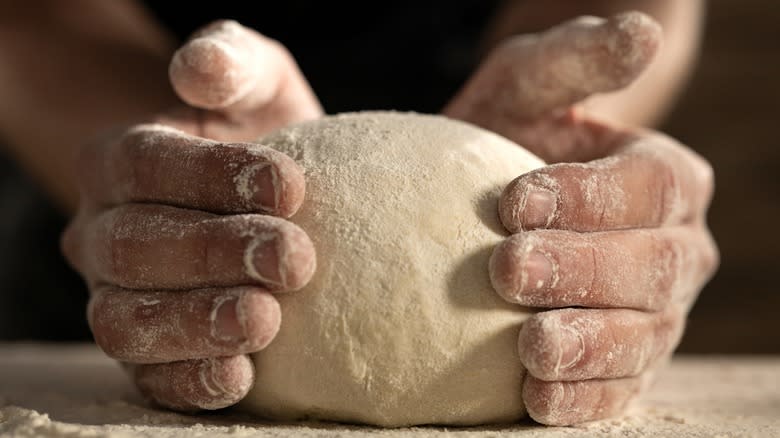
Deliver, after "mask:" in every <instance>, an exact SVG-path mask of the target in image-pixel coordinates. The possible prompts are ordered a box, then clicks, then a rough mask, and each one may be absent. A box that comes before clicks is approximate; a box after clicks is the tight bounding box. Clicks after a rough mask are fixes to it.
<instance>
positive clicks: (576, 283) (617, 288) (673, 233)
mask: <svg viewBox="0 0 780 438" xmlns="http://www.w3.org/2000/svg"><path fill="white" fill-rule="evenodd" d="M717 259H718V257H717V249H716V248H715V244H714V242H713V240H712V238H711V237H710V235H709V233H708V232H707V231H706V230H705V229H704V228H703V227H694V226H691V227H665V228H657V229H650V230H627V231H609V232H600V233H577V232H572V231H558V230H538V231H529V232H525V233H520V234H515V235H512V236H510V237H509V238H508V239H506V240H505V241H504V242H502V243H501V244H500V245H498V246H497V247H496V249H495V250H494V251H493V254H492V256H491V258H490V264H489V271H490V280H491V282H492V284H493V287H494V288H495V290H496V291H497V292H498V293H499V295H501V296H502V297H503V298H504V299H506V300H507V301H510V302H513V303H518V304H521V305H524V306H530V307H548V308H550V307H552V308H555V307H571V306H583V307H601V308H605V307H610V308H633V309H639V310H651V311H658V310H661V309H664V308H666V307H667V306H668V305H669V304H671V303H677V304H685V303H689V302H691V301H693V299H694V297H695V294H696V293H697V292H698V290H699V289H700V288H701V286H702V285H703V284H704V283H705V282H706V281H707V280H708V279H709V278H710V277H711V276H712V274H713V272H714V270H715V267H716V266H717Z"/></svg>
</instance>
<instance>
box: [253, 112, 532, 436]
mask: <svg viewBox="0 0 780 438" xmlns="http://www.w3.org/2000/svg"><path fill="white" fill-rule="evenodd" d="M259 143H261V144H263V145H266V146H270V147H273V148H275V149H277V150H280V151H283V152H285V153H287V154H288V155H290V156H291V157H292V158H293V159H295V160H296V161H297V162H298V163H299V164H300V165H301V166H302V167H303V169H304V171H305V175H306V198H305V201H304V204H303V207H302V208H301V210H300V211H299V212H298V213H297V214H296V215H295V216H293V217H292V219H291V220H292V222H294V223H296V224H298V225H299V226H301V227H302V228H303V229H304V230H306V232H307V233H308V234H309V236H310V237H311V239H312V241H313V242H314V245H315V247H316V250H317V270H316V273H315V274H314V277H313V278H312V281H311V282H310V283H309V284H308V285H307V286H306V287H305V288H304V289H302V290H300V291H297V292H292V293H289V294H282V295H277V297H278V298H279V302H280V304H281V307H282V315H283V316H282V325H281V329H280V331H279V334H278V336H277V337H276V339H275V340H274V341H273V342H272V343H271V345H270V346H269V347H268V348H267V349H265V350H264V351H262V352H259V353H257V354H255V355H254V356H253V359H254V362H255V366H256V370H257V381H256V384H255V386H254V388H253V389H252V391H251V392H250V393H249V395H248V396H247V398H246V399H245V400H244V402H242V405H241V407H242V408H243V409H245V410H249V411H251V412H253V413H256V414H257V415H260V416H262V417H266V418H272V419H279V420H294V419H303V418H315V419H324V420H333V421H342V422H354V423H367V424H373V425H380V426H389V427H394V426H408V425H416V424H445V425H472V424H484V423H501V422H511V421H514V420H517V419H519V418H521V417H523V416H524V415H525V410H524V407H523V403H522V399H521V384H522V379H523V376H524V370H523V368H522V365H521V364H520V362H519V360H518V355H517V334H518V331H519V328H520V326H521V323H522V322H523V320H524V319H526V318H527V317H528V315H529V314H530V313H529V311H528V309H525V308H523V307H519V306H517V305H512V304H508V303H506V302H504V301H503V300H502V299H501V298H500V297H499V296H498V295H497V294H496V293H495V292H494V291H493V289H492V287H491V285H490V279H489V276H488V259H489V257H490V254H491V252H492V250H493V248H494V247H495V245H496V244H498V243H499V242H501V241H502V240H503V239H504V238H505V237H506V236H507V235H508V233H507V232H506V231H505V230H504V228H503V227H502V226H501V224H500V222H499V219H498V211H497V210H498V198H499V195H500V194H501V191H502V190H503V188H504V187H505V186H506V184H507V183H509V182H510V181H511V180H512V179H514V178H516V177H517V176H519V175H520V174H522V173H525V172H527V171H529V170H532V169H535V168H537V167H540V166H542V165H543V163H542V161H540V160H539V159H538V158H536V157H534V156H533V155H531V154H530V153H528V152H527V151H525V150H524V149H522V148H521V147H519V146H518V145H516V144H514V143H512V142H510V141H509V140H506V139H504V138H503V137H500V136H498V135H495V134H492V133H490V132H487V131H485V130H482V129H480V128H477V127H474V126H472V125H469V124H466V123H462V122H457V121H454V120H449V119H446V118H444V117H440V116H430V115H420V114H413V113H394V112H364V113H352V114H342V115H337V116H331V117H325V118H323V119H320V120H317V121H313V122H307V123H303V124H300V125H296V126H292V127H289V128H285V129H283V130H281V131H278V132H276V133H272V134H270V135H269V136H267V137H265V138H263V139H261V140H259Z"/></svg>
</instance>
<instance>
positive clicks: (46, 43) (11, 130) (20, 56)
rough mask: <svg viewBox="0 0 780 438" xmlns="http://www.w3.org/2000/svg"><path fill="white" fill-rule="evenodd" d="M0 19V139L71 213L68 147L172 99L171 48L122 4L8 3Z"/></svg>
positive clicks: (91, 0)
mask: <svg viewBox="0 0 780 438" xmlns="http://www.w3.org/2000/svg"><path fill="white" fill-rule="evenodd" d="M0 17H1V18H0V99H2V101H3V102H5V103H6V104H5V105H1V106H0V136H1V137H2V138H1V139H0V143H1V144H3V145H4V146H5V147H6V148H7V149H8V150H9V154H10V155H12V156H13V157H14V158H15V159H16V160H17V161H18V162H19V163H20V165H21V166H22V167H23V168H24V169H25V170H26V171H27V172H28V173H30V174H31V175H32V176H33V177H34V178H35V179H36V180H37V181H38V182H39V184H41V186H42V187H43V188H44V190H46V192H47V193H48V194H49V195H50V196H51V197H52V199H53V200H54V201H55V202H57V203H58V204H59V205H60V206H61V207H62V208H63V209H65V210H66V211H72V210H73V209H74V207H75V205H76V202H77V196H78V194H77V187H76V183H75V177H74V175H73V165H72V164H73V157H74V155H75V150H76V149H77V148H78V147H79V146H82V145H83V144H84V143H85V142H88V141H90V139H91V138H93V137H94V136H95V135H97V134H98V133H100V132H101V131H104V130H106V129H108V128H110V127H112V126H116V125H118V124H123V123H129V122H133V121H137V120H139V119H142V118H145V117H148V114H150V113H152V112H155V111H159V110H160V109H162V108H165V107H167V106H170V105H171V104H172V103H173V102H175V98H174V95H173V93H172V92H171V91H170V87H169V85H168V82H167V75H166V68H167V60H168V58H169V56H170V55H169V54H170V52H171V50H172V47H173V45H172V42H171V41H170V40H169V39H168V38H167V37H166V36H165V34H164V33H163V32H162V31H161V30H160V29H158V28H156V27H155V24H154V23H153V21H152V20H150V19H149V18H148V17H147V16H146V15H145V14H144V13H143V11H142V10H140V9H139V8H138V7H137V6H136V5H135V4H134V3H133V2H132V1H112V2H100V1H96V0H81V1H70V2H59V1H46V0H39V1H28V2H25V3H24V6H21V4H20V3H18V2H10V1H8V2H2V3H0Z"/></svg>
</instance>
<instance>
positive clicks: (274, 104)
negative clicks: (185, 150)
mask: <svg viewBox="0 0 780 438" xmlns="http://www.w3.org/2000/svg"><path fill="white" fill-rule="evenodd" d="M169 74H170V78H171V83H172V84H173V87H174V89H175V90H176V92H177V93H178V94H179V96H180V97H181V98H182V100H184V101H185V102H187V103H188V104H190V105H192V106H194V107H198V108H204V109H209V110H215V111H217V113H215V114H206V115H205V116H206V117H207V118H206V119H204V120H203V125H202V129H203V131H202V132H200V133H198V134H199V135H201V136H205V137H209V138H216V139H220V140H250V139H253V138H254V137H257V136H259V135H260V134H263V133H265V132H268V131H270V130H272V129H275V128H278V127H281V126H284V125H286V124H288V123H291V122H295V121H301V120H307V119H313V118H316V117H319V116H320V115H321V114H322V109H321V108H320V105H319V103H318V102H317V98H316V97H315V96H314V93H313V92H312V90H311V88H310V87H309V85H308V83H307V82H306V80H305V79H304V78H303V75H302V74H301V72H300V70H299V69H298V66H297V65H296V63H295V61H294V59H293V58H292V56H291V55H290V54H289V52H288V51H287V50H286V49H285V48H284V46H282V45H281V44H279V43H278V42H276V41H274V40H272V39H270V38H266V37H264V36H263V35H260V34H259V33H257V32H255V31H253V30H251V29H248V28H246V27H243V26H241V25H240V24H238V23H237V22H235V21H229V20H223V21H217V22H215V23H212V24H211V25H209V26H206V27H205V28H204V29H202V30H200V31H199V32H197V33H195V34H194V35H193V36H192V38H191V39H190V40H189V41H188V42H187V43H186V44H185V45H184V46H182V47H181V48H180V49H179V50H178V51H177V52H176V53H175V54H174V56H173V58H172V60H171V64H170V69H169Z"/></svg>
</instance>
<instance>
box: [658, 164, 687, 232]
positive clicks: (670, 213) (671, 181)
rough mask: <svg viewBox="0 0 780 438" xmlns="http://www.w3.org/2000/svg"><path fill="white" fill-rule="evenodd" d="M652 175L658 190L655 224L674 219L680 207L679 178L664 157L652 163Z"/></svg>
mask: <svg viewBox="0 0 780 438" xmlns="http://www.w3.org/2000/svg"><path fill="white" fill-rule="evenodd" d="M653 167H654V169H653V175H654V179H655V184H656V187H657V190H658V198H657V202H658V208H657V209H656V211H657V212H658V217H657V220H656V223H657V224H664V223H668V222H670V221H672V220H674V219H676V218H675V217H674V216H675V215H676V213H677V210H678V209H679V208H680V201H681V199H680V195H681V192H680V180H679V178H678V176H677V174H676V172H675V169H674V168H673V167H672V165H671V164H670V163H669V162H667V161H666V160H664V159H658V160H656V161H655V163H654V166H653Z"/></svg>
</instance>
